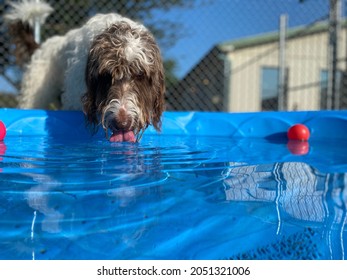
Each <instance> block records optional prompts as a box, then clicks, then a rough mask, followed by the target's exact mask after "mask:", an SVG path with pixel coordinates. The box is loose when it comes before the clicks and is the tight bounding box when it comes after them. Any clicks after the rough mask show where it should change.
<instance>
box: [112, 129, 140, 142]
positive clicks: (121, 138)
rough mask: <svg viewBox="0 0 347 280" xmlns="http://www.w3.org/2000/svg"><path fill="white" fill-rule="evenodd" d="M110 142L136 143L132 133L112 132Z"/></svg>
mask: <svg viewBox="0 0 347 280" xmlns="http://www.w3.org/2000/svg"><path fill="white" fill-rule="evenodd" d="M110 141H111V142H133V143H134V142H136V138H135V134H134V132H132V131H121V130H119V131H114V132H113V134H112V136H111V138H110Z"/></svg>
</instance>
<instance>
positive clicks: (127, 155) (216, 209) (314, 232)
mask: <svg viewBox="0 0 347 280" xmlns="http://www.w3.org/2000/svg"><path fill="white" fill-rule="evenodd" d="M0 120H2V122H3V123H4V124H5V125H6V127H7V135H6V137H5V139H4V141H3V142H0V214H1V215H0V227H1V231H0V259H94V260H97V259H130V260H133V259H155V260H160V259H171V260H172V259H182V260H185V259H194V260H200V259H214V260H218V259H224V260H225V259H243V260H244V259H252V260H254V259H345V258H346V257H347V229H346V222H347V211H346V206H347V188H346V185H347V111H327V112H325V111H320V112H277V113H270V112H269V113H267V112H263V113H233V114H228V113H196V112H184V113H170V112H167V113H165V114H164V118H163V131H162V133H161V134H157V133H156V132H155V131H154V130H152V129H151V128H150V129H148V130H147V131H146V132H145V134H144V136H143V138H142V140H141V142H140V143H136V144H132V143H111V142H109V141H108V140H107V139H105V137H104V135H103V131H101V130H100V131H99V132H98V133H97V134H95V135H91V134H90V133H89V131H88V129H87V128H86V127H85V123H84V117H83V114H82V113H80V112H62V111H41V110H16V109H2V110H0ZM295 123H302V124H305V125H306V126H307V127H308V128H309V129H310V133H311V137H310V139H309V141H308V142H305V141H288V139H287V130H288V129H289V127H290V126H292V125H293V124H295Z"/></svg>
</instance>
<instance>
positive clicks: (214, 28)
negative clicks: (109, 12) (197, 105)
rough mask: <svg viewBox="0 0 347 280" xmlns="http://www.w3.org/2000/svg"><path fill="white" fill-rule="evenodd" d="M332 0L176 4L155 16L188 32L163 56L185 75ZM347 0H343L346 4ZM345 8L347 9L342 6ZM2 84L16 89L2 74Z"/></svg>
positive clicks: (307, 17) (309, 17)
mask: <svg viewBox="0 0 347 280" xmlns="http://www.w3.org/2000/svg"><path fill="white" fill-rule="evenodd" d="M328 2H329V0H305V1H304V3H299V0H196V1H195V7H194V8H190V9H187V8H173V9H170V10H161V11H157V12H155V13H154V17H158V18H162V19H166V20H170V21H173V22H177V23H181V24H182V25H183V33H184V34H185V35H184V36H183V37H181V38H180V39H179V40H177V41H176V42H175V44H174V46H172V47H171V48H169V49H166V48H165V49H162V53H163V56H164V58H167V59H168V58H170V59H175V60H176V61H177V68H176V70H175V74H176V75H177V77H178V78H183V77H184V76H185V75H186V74H187V73H188V72H189V70H190V69H192V68H193V67H194V66H195V65H196V64H197V63H198V62H199V61H200V60H201V59H202V58H203V57H204V56H205V55H206V54H207V52H208V51H209V50H210V49H211V48H212V47H213V46H215V45H216V44H219V43H222V42H226V41H230V40H236V39H240V38H245V37H249V36H254V35H259V34H262V33H266V32H272V31H276V30H278V26H279V17H280V15H281V14H287V15H288V25H289V27H294V26H299V25H305V24H309V23H312V22H315V21H317V20H321V19H327V15H328V8H329V6H328ZM346 3H347V0H343V5H344V6H347V5H345V4H346ZM343 10H346V9H345V7H343ZM0 88H2V89H3V88H5V89H8V90H9V91H11V92H12V91H13V89H12V88H10V87H9V86H6V85H5V83H4V82H3V81H1V77H0Z"/></svg>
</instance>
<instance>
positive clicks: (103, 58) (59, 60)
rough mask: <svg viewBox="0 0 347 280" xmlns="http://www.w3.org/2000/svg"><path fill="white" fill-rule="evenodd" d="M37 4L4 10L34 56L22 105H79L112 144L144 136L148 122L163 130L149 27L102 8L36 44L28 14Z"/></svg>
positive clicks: (160, 75) (160, 86)
mask: <svg viewBox="0 0 347 280" xmlns="http://www.w3.org/2000/svg"><path fill="white" fill-rule="evenodd" d="M34 2H35V1H30V0H23V1H22V2H21V3H19V4H17V3H16V4H12V7H13V9H12V11H11V12H10V13H9V14H8V16H7V19H8V20H9V22H10V30H12V36H13V37H14V38H16V39H15V40H14V42H15V43H16V47H17V48H18V49H21V50H22V52H25V51H26V52H27V53H29V55H31V54H32V56H31V58H30V61H29V62H28V63H27V64H26V65H25V71H24V74H23V80H22V84H21V94H20V98H19V107H20V108H40V109H49V108H50V107H49V106H50V105H51V104H56V103H57V101H58V103H59V107H61V109H63V110H82V111H83V112H84V114H85V117H86V121H87V124H88V125H89V126H90V127H92V128H93V131H94V132H95V131H96V130H97V129H98V127H99V126H100V125H101V126H102V128H103V129H104V131H105V135H106V137H107V138H109V140H110V141H112V142H123V141H128V142H136V141H139V140H140V139H141V137H142V134H143V132H144V131H145V130H146V128H147V127H148V126H149V125H153V127H154V128H155V129H156V130H157V131H158V132H159V131H160V130H161V116H162V113H163V111H164V103H165V101H164V100H165V96H164V95H165V77H164V76H165V75H164V69H163V62H162V58H161V53H160V49H159V47H158V45H157V43H156V41H155V38H154V36H153V35H152V34H151V32H150V31H149V30H148V29H147V28H146V27H145V26H144V25H142V24H140V23H138V22H135V21H133V20H131V19H129V18H126V17H123V16H121V15H118V14H115V13H109V14H97V15H95V16H93V17H92V18H90V19H89V20H88V21H87V22H86V23H85V24H84V25H83V26H82V27H80V28H77V29H73V30H70V31H69V32H67V33H66V34H65V35H64V36H53V37H51V38H49V39H47V40H46V41H45V42H43V43H42V44H41V45H38V44H37V43H35V42H34V41H33V38H34V36H32V35H31V36H30V34H32V33H33V32H32V31H33V23H32V22H33V20H29V19H31V18H30V15H29V16H28V14H30V11H29V10H30V9H31V8H33V6H34V5H37V3H36V4H35V3H34ZM24 4H25V5H24ZM33 9H34V8H33ZM37 10H39V9H38V8H37V6H36V8H35V11H37ZM42 14H43V13H42ZM46 14H47V9H46ZM45 16H47V15H45ZM37 17H38V16H37ZM11 26H12V28H11ZM23 34H24V35H23ZM20 38H22V39H20ZM21 44H22V45H21ZM23 46H24V47H23ZM20 47H22V48H20ZM23 50H24V51H23ZM19 53H20V52H19ZM18 56H20V55H17V57H18ZM26 56H28V55H22V57H26ZM109 131H111V133H112V135H111V136H110V137H108V135H109V134H108V133H109Z"/></svg>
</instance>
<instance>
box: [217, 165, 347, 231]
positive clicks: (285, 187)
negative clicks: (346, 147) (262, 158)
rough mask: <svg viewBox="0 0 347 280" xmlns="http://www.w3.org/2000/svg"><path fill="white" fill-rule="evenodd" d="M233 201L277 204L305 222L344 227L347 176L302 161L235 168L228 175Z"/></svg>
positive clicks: (227, 190) (227, 185) (227, 189)
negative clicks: (317, 168) (313, 166)
mask: <svg viewBox="0 0 347 280" xmlns="http://www.w3.org/2000/svg"><path fill="white" fill-rule="evenodd" d="M224 175H225V180H224V186H225V194H226V199H227V200H229V201H258V202H273V203H276V205H279V207H280V209H281V211H284V212H285V213H287V214H289V215H290V216H292V217H294V218H296V219H299V220H304V221H312V222H324V221H326V220H327V219H328V218H329V219H333V221H332V220H331V222H332V223H333V224H340V223H341V224H344V223H345V221H344V220H345V219H346V210H345V209H346V207H347V188H345V185H346V183H347V173H341V174H322V173H319V172H318V171H317V170H316V169H314V168H312V167H311V166H309V165H307V164H305V163H302V162H285V163H275V164H268V165H250V166H241V167H233V168H230V169H227V170H226V171H225V173H224Z"/></svg>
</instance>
